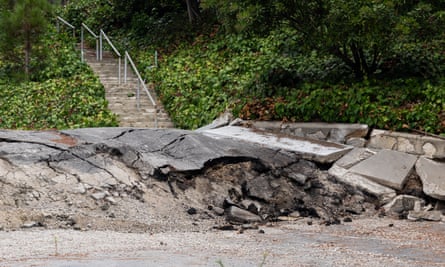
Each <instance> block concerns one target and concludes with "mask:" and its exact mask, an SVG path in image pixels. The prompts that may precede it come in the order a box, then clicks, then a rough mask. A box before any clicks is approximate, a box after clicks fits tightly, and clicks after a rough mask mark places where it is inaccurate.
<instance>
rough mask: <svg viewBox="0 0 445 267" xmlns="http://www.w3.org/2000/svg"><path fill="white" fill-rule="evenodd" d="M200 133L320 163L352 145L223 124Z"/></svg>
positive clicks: (330, 161)
mask: <svg viewBox="0 0 445 267" xmlns="http://www.w3.org/2000/svg"><path fill="white" fill-rule="evenodd" d="M200 133H202V134H204V135H206V136H209V137H211V138H216V139H231V140H238V141H243V142H248V143H252V144H257V145H260V146H264V147H269V148H275V149H278V150H284V151H287V152H291V153H294V154H296V155H297V156H299V157H302V158H303V159H307V160H311V161H314V162H318V163H321V164H331V163H333V162H335V161H336V160H338V159H339V158H341V157H342V156H343V155H344V154H346V153H347V152H348V151H350V150H351V149H352V148H353V147H352V146H347V145H343V144H338V143H333V142H328V141H323V140H316V139H311V138H306V137H298V136H292V135H287V134H280V133H278V134H277V133H271V132H268V131H264V130H258V129H256V128H245V127H239V126H224V127H220V128H216V129H209V130H202V131H200Z"/></svg>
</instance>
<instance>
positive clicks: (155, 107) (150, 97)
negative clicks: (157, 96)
mask: <svg viewBox="0 0 445 267" xmlns="http://www.w3.org/2000/svg"><path fill="white" fill-rule="evenodd" d="M124 62H125V63H124V69H125V71H124V73H125V78H124V82H125V83H127V65H128V63H130V66H131V67H132V69H133V71H134V73H135V74H136V76H137V78H138V88H137V92H136V100H137V107H138V109H140V90H141V86H142V88H143V89H144V91H145V93H146V94H147V96H148V98H149V99H150V101H151V103H152V104H153V107H154V109H155V128H158V106H157V104H156V101H155V100H154V99H153V97H152V95H151V94H150V91H148V88H147V85H146V84H145V81H144V80H143V79H142V77H141V74H140V73H139V71H138V69H137V68H136V65H135V64H134V62H133V60H132V59H131V57H130V54H128V52H127V51H125V57H124Z"/></svg>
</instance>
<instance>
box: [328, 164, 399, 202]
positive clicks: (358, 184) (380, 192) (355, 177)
mask: <svg viewBox="0 0 445 267" xmlns="http://www.w3.org/2000/svg"><path fill="white" fill-rule="evenodd" d="M328 173H329V174H330V175H332V176H334V177H335V178H336V179H337V180H338V181H339V182H341V183H344V184H347V185H350V186H352V187H354V188H357V189H359V190H362V191H365V192H367V193H369V194H371V195H373V196H375V197H377V199H378V200H379V202H380V204H381V205H383V204H386V203H388V202H390V201H391V200H392V199H393V198H394V197H395V196H396V191H395V190H393V189H391V188H389V187H386V186H383V185H381V184H378V183H376V182H373V181H371V180H369V179H368V178H366V177H364V176H362V175H359V174H355V173H351V172H349V171H348V170H347V169H345V168H342V167H340V166H338V165H337V164H334V166H332V167H331V168H330V169H329V171H328Z"/></svg>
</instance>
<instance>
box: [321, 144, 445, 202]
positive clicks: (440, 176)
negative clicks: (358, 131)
mask: <svg viewBox="0 0 445 267" xmlns="http://www.w3.org/2000/svg"><path fill="white" fill-rule="evenodd" d="M389 163H391V164H389ZM394 166H396V167H397V166H398V167H397V168H396V167H395V168H392V167H394ZM444 170H445V163H441V162H437V161H434V160H431V159H428V158H426V157H423V156H421V157H418V156H415V155H410V154H406V153H402V152H398V151H392V150H387V149H384V150H378V149H375V150H371V149H368V148H354V149H353V150H352V151H350V152H349V153H347V154H346V155H345V156H343V157H342V158H341V159H340V160H338V161H336V162H335V163H334V164H333V166H332V167H331V168H330V169H329V171H328V173H329V174H330V175H331V176H333V177H335V179H336V180H337V181H339V182H341V183H344V184H348V185H350V186H353V187H354V188H358V189H360V190H362V191H364V192H367V193H369V194H371V195H373V196H375V197H377V199H378V200H379V203H380V205H384V204H386V203H388V202H389V201H391V200H392V199H393V198H394V197H395V196H396V195H397V194H400V193H401V192H402V191H403V190H402V189H403V188H404V187H405V186H406V184H407V180H408V177H411V176H412V175H414V177H419V179H420V181H421V183H422V185H421V186H422V187H421V190H422V192H423V193H424V194H425V195H427V196H429V197H431V198H433V199H436V200H438V201H443V200H445V176H444V175H445V172H444Z"/></svg>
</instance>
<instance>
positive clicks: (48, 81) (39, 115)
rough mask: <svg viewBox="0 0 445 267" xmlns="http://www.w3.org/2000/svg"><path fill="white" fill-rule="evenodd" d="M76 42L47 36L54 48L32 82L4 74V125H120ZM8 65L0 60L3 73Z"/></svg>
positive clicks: (0, 87)
mask: <svg viewBox="0 0 445 267" xmlns="http://www.w3.org/2000/svg"><path fill="white" fill-rule="evenodd" d="M72 41H73V40H66V39H59V38H57V37H55V34H54V33H52V34H50V35H48V36H46V37H45V41H44V42H45V45H47V47H49V48H51V49H49V52H48V53H49V54H48V57H47V62H46V63H45V64H44V66H45V67H44V68H42V69H40V71H39V72H36V73H34V75H33V80H34V81H32V82H17V81H14V80H11V79H8V76H5V75H3V77H2V76H1V75H0V127H1V128H9V129H53V128H57V129H61V128H62V129H63V128H79V127H98V126H117V118H116V117H115V115H113V114H111V112H110V111H109V110H108V109H107V102H106V100H105V91H104V88H103V86H102V85H101V83H100V82H99V80H98V79H97V77H95V76H94V74H93V73H92V71H91V70H90V69H89V68H87V66H86V65H85V64H84V63H82V62H81V61H80V60H79V54H78V52H77V51H75V49H74V47H73V46H72ZM6 67H7V66H5V64H2V62H1V61H0V74H1V73H2V72H3V73H4V71H3V70H4V68H6ZM1 78H3V79H1Z"/></svg>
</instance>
